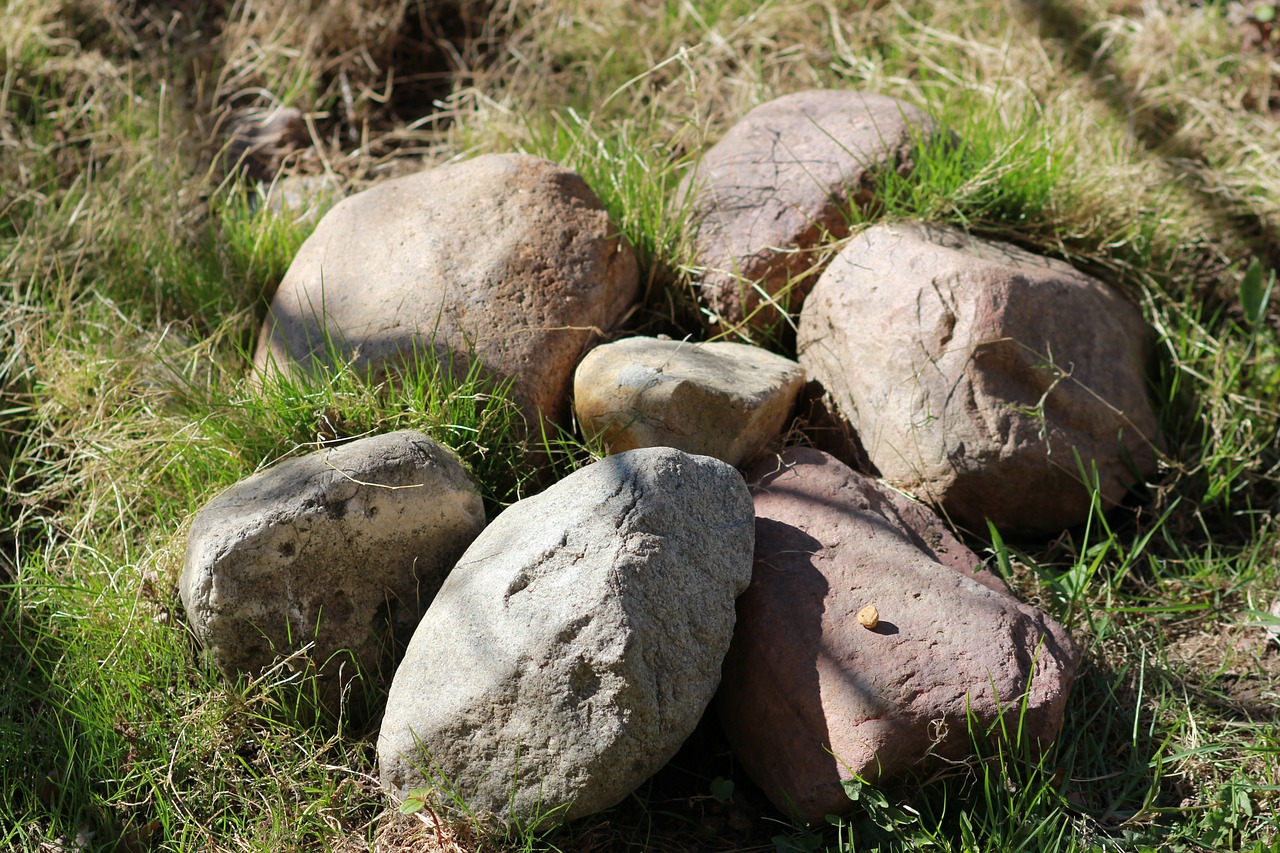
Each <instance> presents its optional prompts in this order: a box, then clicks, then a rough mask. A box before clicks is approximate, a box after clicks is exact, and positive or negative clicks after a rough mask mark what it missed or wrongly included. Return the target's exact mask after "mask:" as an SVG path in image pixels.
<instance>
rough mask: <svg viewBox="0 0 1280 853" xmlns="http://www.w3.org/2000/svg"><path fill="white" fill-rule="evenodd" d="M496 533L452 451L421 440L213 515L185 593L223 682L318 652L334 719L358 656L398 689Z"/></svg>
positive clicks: (363, 442)
mask: <svg viewBox="0 0 1280 853" xmlns="http://www.w3.org/2000/svg"><path fill="white" fill-rule="evenodd" d="M484 523H485V518H484V505H483V503H482V502H481V499H480V495H479V493H478V491H477V489H476V486H475V484H474V483H473V482H472V480H471V478H470V476H469V475H468V474H467V472H466V470H465V469H464V468H463V467H462V464H461V463H460V462H459V461H458V459H457V457H456V456H454V454H453V452H452V451H450V450H449V449H448V448H446V447H444V446H443V445H440V444H438V443H436V442H435V441H433V440H431V439H430V438H428V437H427V436H425V435H422V434H421V433H416V432H409V431H404V432H394V433H388V434H386V435H379V436H373V437H371V438H365V439H360V440H357V441H353V442H350V443H349V444H344V445H341V446H339V447H335V448H332V449H326V450H321V451H318V452H316V453H311V454H309V455H307V456H301V457H298V458H295V459H288V460H285V461H284V462H281V463H279V464H278V465H275V466H274V467H272V468H269V469H267V470H264V471H260V472H258V473H257V474H254V475H253V476H252V477H249V478H248V479H245V480H242V481H241V482H239V483H237V484H236V485H234V486H232V487H231V488H229V489H227V490H226V491H225V492H223V493H222V494H220V495H218V496H217V497H216V498H214V499H213V500H212V501H210V502H209V504H208V505H207V506H205V507H204V508H203V509H202V510H200V512H199V513H198V514H197V515H196V518H195V521H194V522H193V523H192V526H191V533H190V536H189V538H188V540H187V553H186V562H185V565H184V566H183V571H182V577H181V579H180V581H179V592H180V594H181V596H182V603H183V605H184V606H185V607H186V611H187V618H188V620H189V621H190V623H191V628H192V630H193V632H194V633H195V635H196V637H197V638H198V639H199V641H200V643H201V644H202V645H203V646H204V647H205V649H206V650H207V652H208V653H209V655H210V656H211V657H212V659H213V660H214V662H215V663H216V664H217V665H218V666H219V667H220V668H221V669H222V670H223V671H225V672H228V673H233V672H247V673H256V672H257V671H259V670H261V669H262V668H263V667H266V666H269V665H271V664H272V662H273V661H275V660H276V659H277V657H278V656H281V655H287V654H289V653H291V652H294V651H297V650H298V649H300V648H302V646H303V645H304V644H306V643H307V642H310V641H312V640H314V641H315V648H314V650H312V651H311V652H310V653H309V655H308V657H309V658H310V659H311V660H313V661H314V662H315V663H316V664H317V665H319V666H320V670H319V675H320V678H321V688H322V692H323V695H324V696H325V698H326V701H328V702H329V703H330V704H331V705H332V703H333V702H334V701H335V700H336V699H337V691H338V690H339V689H340V687H341V685H342V684H343V683H345V681H346V679H347V678H349V677H350V675H351V674H352V672H351V670H352V667H351V666H350V661H349V660H348V659H347V658H346V656H343V655H337V657H333V659H332V660H330V658H331V657H332V656H334V655H336V654H337V653H338V652H340V651H344V650H346V651H349V652H350V653H351V656H352V657H353V658H354V659H355V661H357V662H358V663H359V664H360V665H361V667H362V668H363V669H364V671H365V672H366V673H370V674H373V675H375V676H379V677H381V679H382V680H383V681H384V683H385V682H386V681H389V680H390V676H391V667H392V666H393V665H394V662H395V658H396V657H398V652H399V651H402V650H403V649H404V648H405V646H406V645H407V644H408V642H409V639H410V638H411V637H412V636H413V630H414V628H415V627H416V626H417V624H418V619H419V618H420V616H421V614H422V612H423V611H424V610H425V609H426V605H427V604H428V603H429V602H430V600H431V598H432V596H433V595H434V594H435V591H436V590H437V589H438V588H439V587H440V584H441V583H442V582H443V581H444V578H445V575H446V574H447V573H448V572H449V570H450V569H452V568H453V564H454V563H455V562H456V561H457V559H458V557H460V556H461V555H462V552H463V551H465V550H466V548H467V546H468V545H470V544H471V541H472V540H473V539H475V537H476V536H477V535H478V534H479V533H480V531H481V530H482V529H483V528H484ZM344 666H345V671H344V672H343V673H342V675H341V676H340V675H339V672H338V669H339V668H340V667H344Z"/></svg>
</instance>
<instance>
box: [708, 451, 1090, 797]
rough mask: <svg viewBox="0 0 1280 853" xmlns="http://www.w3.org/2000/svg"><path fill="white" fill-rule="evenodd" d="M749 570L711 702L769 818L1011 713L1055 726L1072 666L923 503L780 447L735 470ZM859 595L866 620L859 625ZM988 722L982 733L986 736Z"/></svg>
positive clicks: (891, 771)
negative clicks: (751, 502)
mask: <svg viewBox="0 0 1280 853" xmlns="http://www.w3.org/2000/svg"><path fill="white" fill-rule="evenodd" d="M750 480H751V482H752V483H753V485H752V492H753V494H754V497H755V506H756V550H755V568H754V573H753V576H752V582H751V586H750V587H749V588H748V590H747V592H746V593H744V594H743V595H742V596H741V597H740V598H739V599H738V625H737V628H736V629H735V631H734V639H733V643H732V645H731V647H730V650H729V654H728V656H727V657H726V659H725V663H724V669H723V680H722V682H721V686H720V691H719V693H718V695H717V699H716V705H717V708H718V711H719V714H720V718H721V721H722V722H723V724H724V727H725V731H726V733H727V734H728V737H729V741H730V743H731V745H732V746H733V749H734V754H735V755H736V756H737V758H738V760H739V761H741V762H742V765H743V767H744V768H745V769H746V771H747V773H748V774H749V775H750V776H751V778H752V779H753V780H755V782H756V783H757V784H759V785H760V787H761V788H762V789H763V790H764V792H765V794H766V795H768V797H769V798H770V799H771V800H772V801H773V803H774V804H775V805H776V806H778V808H779V809H781V810H782V811H784V812H786V813H788V814H790V815H792V816H793V817H797V818H799V819H801V820H806V821H819V820H821V819H822V818H823V816H824V815H826V814H830V813H835V814H839V813H843V812H846V811H848V809H849V807H850V802H849V800H848V798H847V797H846V796H845V794H844V791H843V788H842V787H841V782H842V780H847V779H850V778H852V777H853V776H854V775H858V776H861V777H862V778H864V779H868V780H876V779H890V778H893V777H901V776H903V775H904V774H906V773H908V772H911V771H913V770H922V769H925V765H924V762H926V761H927V760H928V758H929V756H931V755H939V756H944V757H951V758H955V757H959V756H962V755H963V754H965V752H966V751H967V750H968V747H969V745H970V733H969V727H968V718H967V716H966V715H967V714H972V715H973V718H974V719H975V720H976V722H977V724H978V725H979V726H981V727H986V726H989V725H991V724H992V723H994V722H996V721H997V720H998V719H999V718H1000V714H1001V713H1008V714H1013V715H1016V714H1017V713H1018V712H1019V709H1020V707H1021V705H1022V703H1023V701H1024V700H1025V703H1026V716H1025V718H1024V719H1023V721H1022V725H1023V731H1024V733H1025V736H1026V737H1027V738H1030V739H1032V740H1033V741H1038V742H1041V743H1047V742H1049V741H1051V740H1052V739H1053V738H1054V737H1056V736H1057V734H1058V732H1059V730H1060V729H1061V726H1062V715H1063V711H1064V709H1065V705H1066V700H1067V695H1068V692H1069V690H1070V687H1071V683H1072V680H1073V679H1074V676H1075V670H1076V666H1077V664H1078V662H1079V657H1078V653H1077V651H1076V648H1075V645H1074V644H1073V642H1072V641H1071V638H1070V637H1069V636H1068V635H1067V633H1066V631H1065V630H1064V629H1063V628H1062V627H1061V626H1060V625H1058V624H1057V623H1056V622H1054V621H1053V620H1052V619H1050V618H1049V617H1047V616H1045V615H1044V614H1043V613H1040V612H1038V611H1036V610H1035V609H1034V608H1032V607H1030V606H1028V605H1025V604H1022V603H1020V602H1018V601H1017V599H1015V598H1014V597H1013V596H1012V595H1011V594H1010V593H1009V592H1008V591H1007V590H1006V588H1005V587H1004V585H1003V583H1002V582H1001V581H1000V580H999V579H998V578H996V577H994V576H992V575H991V574H990V573H988V572H986V571H984V570H980V569H979V568H978V559H977V557H976V556H974V554H973V553H972V552H971V551H969V550H968V549H967V548H965V547H964V546H963V545H962V544H960V543H959V542H958V541H957V540H956V539H955V538H954V537H953V536H951V534H950V533H948V532H947V531H946V530H945V529H944V528H943V527H942V525H941V523H940V522H939V521H938V520H937V519H936V518H931V517H930V514H929V513H928V511H927V510H926V509H924V508H923V507H920V506H918V505H914V504H912V503H911V502H910V501H909V500H908V499H906V498H905V497H904V496H902V495H900V494H897V493H895V492H893V491H892V490H890V489H888V488H886V487H885V486H883V485H881V484H880V483H878V482H876V481H875V480H872V479H870V478H868V477H865V476H863V475H861V474H858V473H856V472H854V471H853V470H852V469H850V468H848V467H847V466H845V465H844V464H843V463H841V462H839V461H838V460H836V459H835V458H834V457H831V456H828V455H827V454H825V453H822V452H820V451H816V450H810V449H801V448H793V449H791V450H788V451H787V452H786V453H784V454H782V455H781V456H780V457H778V458H776V459H774V460H771V461H766V462H762V463H760V464H759V465H758V466H757V467H756V468H755V469H754V471H753V472H752V475H751V477H750ZM868 605H874V606H875V608H876V610H877V611H878V614H879V623H878V625H876V627H875V628H874V629H867V628H865V627H863V626H862V625H860V624H859V622H858V619H857V614H858V613H859V612H860V611H862V610H863V609H864V608H865V607H867V606H868ZM983 730H985V728H984V729H983Z"/></svg>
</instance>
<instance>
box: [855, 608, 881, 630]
mask: <svg viewBox="0 0 1280 853" xmlns="http://www.w3.org/2000/svg"><path fill="white" fill-rule="evenodd" d="M858 624H859V625H861V626H862V627H863V628H866V629H867V630H868V631H870V630H872V629H874V628H875V627H876V626H877V625H879V624H880V611H879V610H876V606H875V605H874V604H868V605H867V606H866V607H864V608H862V609H861V610H859V611H858Z"/></svg>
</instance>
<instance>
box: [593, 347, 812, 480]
mask: <svg viewBox="0 0 1280 853" xmlns="http://www.w3.org/2000/svg"><path fill="white" fill-rule="evenodd" d="M803 384H804V371H803V370H802V369H801V368H800V365H798V364H796V363H795V362H794V361H792V360H791V359H789V358H783V357H782V356H780V355H774V354H773V353H771V352H769V351H767V350H763V349H761V348H760V347H754V346H748V345H747V344H737V343H728V342H724V341H720V342H714V343H690V342H688V341H670V340H665V341H664V340H659V339H657V338H644V337H636V338H625V339H623V340H620V341H616V342H614V343H610V344H602V345H601V346H598V347H596V348H595V349H593V350H592V351H591V352H589V353H587V356H586V358H584V359H583V360H582V363H581V364H579V365H578V369H577V371H576V372H575V374H574V379H573V398H574V404H573V405H574V411H575V412H576V413H577V416H578V423H579V424H580V425H581V426H582V431H583V432H584V433H585V434H586V435H587V436H588V437H592V438H594V437H599V438H600V439H601V440H602V441H603V442H604V444H605V446H606V447H607V448H608V449H609V452H611V453H618V452H621V451H624V450H632V449H634V448H637V447H656V446H665V447H675V448H678V449H680V450H683V451H685V452H686V453H694V454H701V455H706V456H714V457H716V458H717V459H723V460H724V461H725V462H728V463H729V464H730V465H735V466H736V465H741V464H743V463H744V462H747V461H750V460H752V459H754V458H755V457H756V456H758V455H759V454H760V453H761V452H762V451H763V450H764V449H765V448H766V447H767V446H768V445H769V444H770V443H771V442H774V441H777V440H778V438H779V436H780V435H781V433H782V430H783V429H784V428H786V426H787V421H788V420H789V419H790V417H791V410H792V409H793V408H794V407H795V400H796V395H797V394H798V393H799V392H800V388H801V387H802V386H803Z"/></svg>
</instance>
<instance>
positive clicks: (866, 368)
mask: <svg viewBox="0 0 1280 853" xmlns="http://www.w3.org/2000/svg"><path fill="white" fill-rule="evenodd" d="M797 346H798V350H799V353H800V363H801V364H802V365H803V366H804V367H805V369H806V370H807V371H808V373H809V376H810V377H811V378H813V379H816V380H817V381H819V382H821V383H822V384H823V386H824V387H825V388H826V391H827V394H828V395H829V396H830V397H831V399H832V400H833V401H834V405H835V407H836V409H837V410H838V411H839V412H840V413H841V414H843V416H844V417H846V418H847V419H848V421H849V423H850V425H851V426H852V427H853V428H854V429H855V430H856V431H857V433H858V435H859V437H860V438H861V439H862V445H863V446H864V447H865V448H866V452H867V455H868V456H869V457H870V459H871V462H872V463H873V464H874V465H875V466H876V468H877V469H878V470H879V472H880V474H881V475H882V476H883V477H884V478H885V479H886V480H888V481H890V482H892V483H893V484H894V485H896V486H898V487H901V488H904V489H907V490H909V491H911V492H913V493H915V494H917V495H919V496H921V497H922V498H924V499H926V500H928V501H929V502H931V503H933V504H935V505H937V506H940V507H941V508H942V509H943V510H944V511H945V512H946V513H947V514H948V515H949V516H950V517H951V518H952V519H954V520H956V521H958V522H959V523H962V524H964V525H966V526H969V527H971V528H973V529H976V530H985V529H986V524H985V521H986V520H987V519H990V520H991V521H993V522H995V524H996V525H997V526H998V527H999V528H1000V529H1001V530H1002V531H1006V532H1010V533H1015V534H1026V535H1035V534H1043V533H1053V532H1057V531H1060V530H1062V529H1063V528H1064V527H1070V526H1072V525H1075V524H1079V523H1081V522H1083V521H1084V520H1085V518H1086V517H1087V516H1088V513H1089V509H1090V503H1091V499H1090V492H1089V490H1088V489H1087V488H1086V487H1085V486H1084V484H1083V482H1082V480H1081V478H1080V474H1079V467H1078V465H1077V461H1076V456H1075V454H1076V453H1077V452H1078V453H1079V457H1080V460H1081V461H1082V462H1083V463H1084V466H1085V470H1090V469H1091V467H1092V466H1093V465H1095V464H1096V466H1097V478H1098V481H1099V483H1100V485H1101V490H1100V491H1101V495H1102V498H1103V500H1104V502H1105V503H1106V504H1114V503H1116V502H1118V501H1120V500H1121V499H1122V498H1123V497H1124V494H1125V492H1126V490H1127V489H1128V488H1129V487H1130V486H1132V485H1133V484H1134V482H1135V480H1136V479H1137V478H1138V477H1140V476H1145V475H1146V474H1149V473H1151V472H1152V471H1153V470H1154V466H1155V450H1154V446H1153V441H1154V439H1155V433H1156V421H1155V415H1154V414H1153V412H1152V409H1151V405H1150V403H1149V401H1148V399H1147V394H1146V387H1145V382H1144V380H1143V365H1144V360H1145V352H1144V350H1145V346H1146V326H1145V324H1144V323H1143V320H1142V315H1141V314H1140V313H1139V311H1138V310H1137V308H1135V307H1134V306H1133V305H1131V304H1129V303H1128V302H1126V301H1125V299H1124V298H1123V297H1122V296H1120V295H1119V294H1118V293H1116V292H1114V291H1112V290H1111V289H1109V288H1108V287H1107V286H1106V285H1104V284H1103V283H1102V282H1100V281H1097V280H1096V279H1093V278H1091V277H1089V276H1087V275H1085V274H1083V273H1081V272H1079V271H1077V270H1075V269H1073V268H1072V267H1071V266H1069V265H1067V264H1065V263H1063V262H1061V261H1056V260H1051V259H1048V258H1043V257H1039V256H1036V255H1033V254H1031V253H1029V252H1026V251H1023V250H1021V249H1018V248H1017V247H1014V246H1010V245H1007V244H1003V243H997V242H994V241H989V240H980V239H977V238H973V237H970V236H968V235H966V234H964V233H963V232H960V231H958V230H955V229H952V228H944V227H938V226H927V225H921V224H915V223H904V224H894V225H877V226H875V227H873V228H870V229H868V230H866V231H864V232H863V233H861V234H859V235H858V236H857V237H855V238H854V239H853V240H852V241H851V242H850V243H849V245H848V246H847V247H846V248H845V249H844V251H843V252H841V254H840V255H839V257H837V258H836V260H835V261H833V262H832V264H831V266H830V267H828V269H827V271H826V272H825V273H823V275H822V278H821V279H819V281H818V283H817V285H815V287H814V290H813V292H812V293H811V294H810V296H809V299H808V301H807V302H806V303H805V307H804V311H803V312H802V313H801V319H800V330H799V336H798V344H797ZM1135 472H1136V473H1135Z"/></svg>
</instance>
